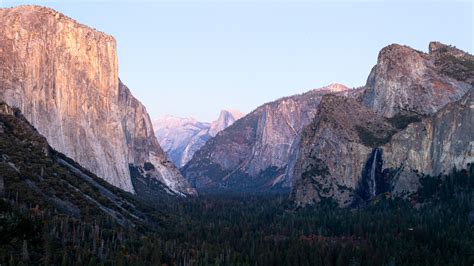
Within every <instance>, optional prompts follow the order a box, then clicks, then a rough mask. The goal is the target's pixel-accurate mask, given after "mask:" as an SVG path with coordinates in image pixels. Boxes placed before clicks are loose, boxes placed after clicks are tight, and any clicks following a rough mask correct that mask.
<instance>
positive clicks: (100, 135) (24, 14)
mask: <svg viewBox="0 0 474 266" xmlns="http://www.w3.org/2000/svg"><path fill="white" fill-rule="evenodd" d="M117 73H118V63H117V56H116V43H115V40H114V39H113V37H111V36H109V35H106V34H103V33H101V32H98V31H95V30H93V29H91V28H88V27H86V26H83V25H81V24H79V23H77V22H75V21H74V20H72V19H70V18H67V17H65V16H64V15H62V14H60V13H58V12H56V11H54V10H51V9H48V8H43V7H38V6H21V7H17V8H11V9H1V10H0V88H1V90H0V99H1V100H2V101H5V102H6V103H8V104H9V105H11V106H15V107H18V108H19V109H20V110H21V111H22V113H23V114H24V116H25V117H26V119H27V120H28V121H29V122H30V123H31V124H32V125H33V126H34V127H35V128H37V129H38V131H39V132H40V133H41V134H42V135H43V136H45V137H46V139H47V140H48V142H49V143H50V144H51V146H52V147H53V148H54V149H56V150H58V151H60V152H62V153H64V154H66V155H67V156H69V157H71V158H72V159H74V160H75V161H76V162H78V163H79V164H81V165H82V166H84V167H86V168H87V169H88V170H90V171H91V172H93V173H94V174H96V175H98V176H100V177H102V178H104V179H105V180H106V181H108V182H109V183H111V184H113V185H115V186H117V187H120V188H122V189H123V190H126V191H129V192H134V188H133V185H132V182H131V178H130V172H129V164H131V165H136V166H137V167H142V166H143V164H144V163H145V162H150V163H153V164H154V165H155V167H156V168H158V169H159V170H158V172H159V173H160V175H161V177H160V178H161V179H162V180H163V181H164V182H167V180H168V181H169V180H173V182H174V183H176V184H183V185H182V186H181V185H176V186H173V188H175V189H176V190H180V192H183V191H182V187H186V189H187V188H189V187H188V186H187V185H186V184H187V183H186V181H184V180H183V178H182V176H180V175H179V173H178V172H177V170H176V169H175V168H174V167H173V166H172V164H171V163H169V162H166V161H167V160H166V157H165V156H164V154H163V152H162V151H161V149H160V148H159V145H158V143H157V142H156V140H154V135H153V130H152V126H151V123H150V120H149V118H148V114H147V113H146V110H145V108H144V107H143V106H142V105H141V104H140V103H139V102H138V101H137V100H136V99H135V98H133V96H132V95H131V94H130V92H129V91H128V89H126V87H125V86H123V84H121V82H120V81H119V79H118V74H117ZM157 176H158V175H157ZM186 189H184V190H186ZM184 192H185V191H184Z"/></svg>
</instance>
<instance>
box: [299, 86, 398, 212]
mask: <svg viewBox="0 0 474 266" xmlns="http://www.w3.org/2000/svg"><path fill="white" fill-rule="evenodd" d="M395 132H396V128H395V126H394V125H393V123H391V122H390V120H389V119H387V118H385V117H382V116H380V115H378V114H377V113H376V112H374V111H373V110H371V109H369V108H367V107H365V106H364V105H362V104H360V103H359V102H357V101H356V100H355V99H352V98H349V97H344V96H334V95H328V96H325V97H323V99H322V101H321V105H320V107H319V111H318V113H317V115H316V116H315V118H314V121H312V122H311V125H309V126H308V127H306V128H305V129H304V131H303V134H302V140H301V143H300V151H299V156H298V159H297V162H296V165H295V167H294V180H293V190H292V197H293V198H294V199H295V201H296V203H297V204H298V205H305V204H312V203H318V202H320V201H321V200H323V199H325V198H326V199H333V200H335V201H337V202H338V203H339V204H340V205H341V206H348V205H350V204H352V202H354V200H355V199H356V196H357V195H356V189H357V188H358V186H359V183H360V180H361V174H362V172H363V171H364V167H365V163H366V161H367V160H368V159H369V158H370V157H371V155H372V150H373V149H374V148H376V147H378V146H379V145H381V144H384V143H387V142H388V141H389V140H390V138H391V137H392V135H393V134H395ZM369 161H371V160H369ZM369 167H371V165H370V166H369ZM369 172H370V171H369ZM371 184H375V183H374V182H372V183H371ZM369 187H370V188H373V186H369ZM375 193H376V191H375V190H372V191H371V192H370V194H375Z"/></svg>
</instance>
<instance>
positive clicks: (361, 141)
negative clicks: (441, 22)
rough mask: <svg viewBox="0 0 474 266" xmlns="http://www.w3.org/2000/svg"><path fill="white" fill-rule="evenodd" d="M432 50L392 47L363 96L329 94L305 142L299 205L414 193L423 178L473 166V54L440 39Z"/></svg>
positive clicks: (297, 176)
mask: <svg viewBox="0 0 474 266" xmlns="http://www.w3.org/2000/svg"><path fill="white" fill-rule="evenodd" d="M429 48H430V49H429V50H430V52H429V53H422V52H419V51H416V50H413V49H411V48H409V47H406V46H400V45H390V46H388V47H386V48H384V49H383V50H382V51H381V52H380V54H379V58H378V62H377V65H376V66H375V67H374V68H373V70H372V72H371V73H370V75H369V78H368V80H367V84H366V86H365V87H364V88H363V89H362V93H359V95H357V96H355V97H341V96H327V97H323V99H322V102H321V107H320V108H319V111H318V113H317V114H316V116H315V118H314V120H313V121H312V122H311V124H310V125H309V126H307V127H306V128H305V129H304V133H303V137H302V140H301V145H300V147H299V148H300V152H299V156H298V159H297V162H296V164H295V169H294V180H293V182H294V183H293V189H292V193H291V197H292V199H293V200H294V201H295V202H296V203H297V205H307V204H315V203H318V202H320V201H321V200H323V199H325V198H328V199H333V200H335V201H336V202H337V203H338V204H339V206H342V207H345V206H351V205H359V204H364V203H365V202H368V201H370V200H371V199H373V198H374V197H376V196H377V195H378V194H380V193H384V192H391V193H394V194H395V195H399V196H407V195H410V194H411V193H413V192H415V191H416V190H417V188H418V185H419V179H420V177H422V176H423V175H440V174H449V173H450V172H451V171H452V169H453V167H456V168H457V169H466V168H468V167H469V164H471V163H473V161H474V158H473V147H472V145H473V141H474V136H473V132H474V130H473V126H472V125H473V122H474V121H473V115H472V109H473V105H472V87H473V85H474V84H473V80H474V72H473V71H474V58H473V57H472V56H471V55H469V54H467V53H465V52H463V51H460V50H458V49H456V48H454V47H451V46H447V45H443V44H441V43H437V42H433V43H431V44H430V47H429Z"/></svg>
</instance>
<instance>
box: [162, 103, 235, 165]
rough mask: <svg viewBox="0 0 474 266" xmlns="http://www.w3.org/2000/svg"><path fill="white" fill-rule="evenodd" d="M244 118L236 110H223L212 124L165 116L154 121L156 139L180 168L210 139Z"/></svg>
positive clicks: (192, 119)
mask: <svg viewBox="0 0 474 266" xmlns="http://www.w3.org/2000/svg"><path fill="white" fill-rule="evenodd" d="M242 116H244V114H243V113H241V112H239V111H235V110H222V111H221V113H220V115H219V118H218V119H217V120H216V121H213V122H212V123H206V122H199V121H197V120H196V119H194V118H181V117H174V116H165V117H161V118H158V119H155V120H154V121H153V128H154V129H155V134H156V137H157V138H158V142H159V143H160V145H161V147H162V148H163V149H164V150H165V151H166V153H167V154H168V156H169V157H170V159H171V160H172V161H173V162H174V163H175V164H176V165H177V166H179V167H182V166H184V165H185V164H186V163H187V162H189V161H190V160H191V158H192V157H193V155H194V153H195V152H196V151H197V150H199V148H201V147H202V146H203V145H204V144H205V143H206V141H207V140H208V139H209V138H212V137H214V136H215V135H217V133H219V132H220V131H222V130H224V129H225V128H227V127H229V126H230V125H232V124H233V123H234V122H235V121H236V120H238V119H239V118H241V117H242Z"/></svg>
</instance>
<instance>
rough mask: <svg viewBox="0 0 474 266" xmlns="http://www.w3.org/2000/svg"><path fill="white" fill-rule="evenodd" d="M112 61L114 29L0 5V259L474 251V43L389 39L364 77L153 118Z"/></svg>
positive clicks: (96, 261)
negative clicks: (208, 115)
mask: <svg viewBox="0 0 474 266" xmlns="http://www.w3.org/2000/svg"><path fill="white" fill-rule="evenodd" d="M118 69H119V63H118V56H117V42H116V40H115V38H114V37H112V36H111V35H108V34H106V33H103V32H100V31H98V30H95V29H93V28H91V27H89V26H86V25H83V24H80V23H79V22H77V21H75V20H74V19H72V18H69V17H67V16H65V15H63V14H62V13H59V12H57V11H55V10H53V9H51V8H47V7H41V6H31V5H30V6H18V7H12V8H1V9H0V265H472V264H473V263H474V248H473V247H474V113H473V112H474V88H473V87H474V56H473V55H472V54H470V53H469V52H466V51H463V50H461V49H458V48H456V47H454V46H452V45H448V44H443V43H441V42H437V41H432V42H430V43H429V44H428V51H427V52H423V51H419V50H416V49H414V48H411V47H409V46H406V45H401V44H390V45H387V46H385V47H384V48H382V49H381V50H380V51H379V54H378V57H377V62H376V64H375V65H374V66H373V68H372V70H371V71H370V73H368V76H367V81H366V83H365V84H364V85H363V86H360V87H357V88H350V87H348V86H345V85H343V84H339V83H332V84H329V85H327V86H323V87H321V88H315V89H311V90H308V91H306V92H304V93H300V94H295V95H289V96H285V97H282V98H278V99H275V100H273V101H269V102H266V103H261V105H260V106H259V107H257V108H255V109H254V110H252V111H250V112H248V113H247V114H244V113H242V112H240V111H235V110H222V111H221V112H220V115H219V117H218V118H217V119H216V120H214V121H213V122H200V121H199V120H198V119H194V118H180V117H175V116H166V117H160V118H157V119H151V118H150V114H149V113H148V111H147V108H146V107H145V105H144V104H142V103H141V102H140V101H139V100H138V99H137V98H136V97H135V96H134V95H133V94H132V91H133V90H132V89H129V88H128V87H127V86H126V85H125V84H124V83H123V82H122V80H121V79H120V78H119V74H118V73H119V72H118ZM343 74H344V73H341V75H343ZM175 104H177V103H175ZM199 107H201V106H199ZM209 121H210V120H209Z"/></svg>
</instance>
